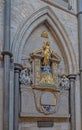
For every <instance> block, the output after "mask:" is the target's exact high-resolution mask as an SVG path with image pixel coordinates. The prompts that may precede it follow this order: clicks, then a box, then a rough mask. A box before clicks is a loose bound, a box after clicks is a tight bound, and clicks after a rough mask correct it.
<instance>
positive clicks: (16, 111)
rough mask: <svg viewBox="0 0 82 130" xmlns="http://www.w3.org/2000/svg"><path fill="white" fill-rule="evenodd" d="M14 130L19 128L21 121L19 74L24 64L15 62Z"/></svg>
mask: <svg viewBox="0 0 82 130" xmlns="http://www.w3.org/2000/svg"><path fill="white" fill-rule="evenodd" d="M14 66H15V68H14V130H18V123H19V98H20V93H19V74H20V71H21V68H22V66H21V65H20V64H16V63H15V64H14Z"/></svg>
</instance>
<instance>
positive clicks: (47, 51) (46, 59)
mask: <svg viewBox="0 0 82 130" xmlns="http://www.w3.org/2000/svg"><path fill="white" fill-rule="evenodd" d="M51 54H52V51H51V50H50V41H47V42H46V43H45V42H44V45H43V57H44V60H43V64H44V65H45V66H47V65H48V64H49V59H50V57H51Z"/></svg>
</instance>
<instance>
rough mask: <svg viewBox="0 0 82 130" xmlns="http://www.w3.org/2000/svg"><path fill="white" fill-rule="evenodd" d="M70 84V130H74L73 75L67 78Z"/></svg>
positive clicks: (74, 76)
mask: <svg viewBox="0 0 82 130" xmlns="http://www.w3.org/2000/svg"><path fill="white" fill-rule="evenodd" d="M68 78H69V84H70V94H69V96H70V101H69V102H70V104H69V105H70V115H71V130H76V114H75V79H76V75H75V74H70V75H69V76H68Z"/></svg>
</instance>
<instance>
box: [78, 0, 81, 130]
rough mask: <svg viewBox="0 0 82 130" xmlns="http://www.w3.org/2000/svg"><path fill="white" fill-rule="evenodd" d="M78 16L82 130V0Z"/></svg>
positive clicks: (79, 3)
mask: <svg viewBox="0 0 82 130" xmlns="http://www.w3.org/2000/svg"><path fill="white" fill-rule="evenodd" d="M77 11H78V13H77V16H78V42H79V69H80V104H81V130H82V0H77Z"/></svg>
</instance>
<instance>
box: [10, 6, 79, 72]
mask: <svg viewBox="0 0 82 130" xmlns="http://www.w3.org/2000/svg"><path fill="white" fill-rule="evenodd" d="M45 21H46V24H47V25H49V26H50V28H51V29H52V33H53V36H54V38H56V40H57V43H58V46H59V47H60V50H61V53H62V55H63V58H64V62H65V65H66V68H67V73H69V74H71V73H73V74H74V73H76V72H77V61H76V57H75V52H74V49H73V47H72V43H71V41H70V39H69V36H68V34H67V32H66V30H65V28H64V27H63V25H62V24H61V22H60V21H59V19H58V18H57V16H56V14H55V13H54V12H53V11H52V10H51V8H49V7H48V6H46V7H43V8H41V9H39V10H38V11H36V12H34V13H33V14H32V15H31V16H30V17H29V18H28V19H26V20H25V21H24V23H23V24H22V26H20V29H19V30H18V32H17V33H16V36H15V39H14V40H13V43H12V47H11V50H12V53H13V55H14V62H16V63H21V56H22V51H23V47H24V45H25V43H26V41H27V39H28V38H29V36H30V34H31V33H32V31H33V30H34V29H35V28H36V27H37V26H39V25H40V24H42V23H44V22H45Z"/></svg>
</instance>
